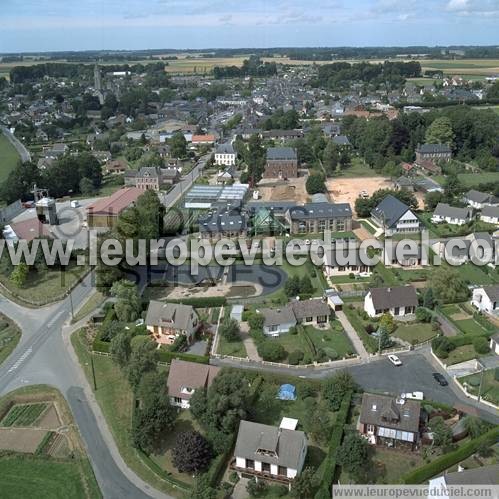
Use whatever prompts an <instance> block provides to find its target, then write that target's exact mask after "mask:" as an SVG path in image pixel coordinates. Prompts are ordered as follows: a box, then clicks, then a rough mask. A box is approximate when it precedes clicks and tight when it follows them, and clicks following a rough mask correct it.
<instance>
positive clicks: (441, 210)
mask: <svg viewBox="0 0 499 499" xmlns="http://www.w3.org/2000/svg"><path fill="white" fill-rule="evenodd" d="M472 218H473V210H472V209H471V208H458V207H455V206H450V205H448V204H447V203H438V204H437V206H436V208H435V210H434V211H433V215H432V216H431V221H432V222H433V223H442V222H446V223H448V224H449V225H464V224H466V223H468V222H470V221H471V220H472Z"/></svg>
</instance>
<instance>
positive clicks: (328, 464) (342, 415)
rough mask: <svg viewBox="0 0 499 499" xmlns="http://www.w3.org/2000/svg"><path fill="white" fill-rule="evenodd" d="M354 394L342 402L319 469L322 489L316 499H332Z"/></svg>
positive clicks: (318, 476) (347, 396)
mask: <svg viewBox="0 0 499 499" xmlns="http://www.w3.org/2000/svg"><path fill="white" fill-rule="evenodd" d="M352 395H353V394H352V392H348V393H347V394H346V395H345V396H344V397H343V400H342V401H341V405H340V409H339V411H338V413H337V415H336V423H335V424H334V427H333V432H332V434H331V439H330V440H329V451H328V455H327V456H326V458H325V459H324V461H323V462H322V463H321V465H320V466H319V468H318V469H317V472H316V476H317V478H319V480H320V483H321V485H320V488H319V490H318V491H317V493H316V494H315V499H322V498H323V497H330V492H329V491H330V490H331V487H332V485H333V480H334V474H335V471H336V449H337V448H338V447H339V446H340V445H341V441H342V440H343V433H344V429H345V424H346V422H347V419H348V413H349V411H350V404H351V402H352Z"/></svg>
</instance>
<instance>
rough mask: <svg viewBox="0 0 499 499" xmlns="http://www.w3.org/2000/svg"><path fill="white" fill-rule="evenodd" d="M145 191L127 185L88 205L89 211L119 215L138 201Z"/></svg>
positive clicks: (97, 213) (94, 213) (95, 213)
mask: <svg viewBox="0 0 499 499" xmlns="http://www.w3.org/2000/svg"><path fill="white" fill-rule="evenodd" d="M143 193H144V191H142V190H141V189H137V188H136V187H126V188H124V189H120V190H119V191H116V192H115V193H114V194H112V195H111V196H108V197H105V198H102V199H99V200H97V201H96V202H95V203H92V204H91V205H89V206H87V213H88V214H90V213H91V214H93V215H119V214H120V213H121V212H122V211H123V210H124V209H125V208H128V207H129V206H130V205H131V204H132V203H134V202H135V201H137V198H138V197H139V196H140V195H141V194H143Z"/></svg>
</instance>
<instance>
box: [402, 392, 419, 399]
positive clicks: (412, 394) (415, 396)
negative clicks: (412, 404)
mask: <svg viewBox="0 0 499 499" xmlns="http://www.w3.org/2000/svg"><path fill="white" fill-rule="evenodd" d="M400 397H401V398H403V399H412V400H423V398H424V396H423V392H409V393H402V394H401V395H400Z"/></svg>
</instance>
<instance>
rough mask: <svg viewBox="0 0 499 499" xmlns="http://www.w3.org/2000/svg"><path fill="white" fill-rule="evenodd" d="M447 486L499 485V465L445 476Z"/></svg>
mask: <svg viewBox="0 0 499 499" xmlns="http://www.w3.org/2000/svg"><path fill="white" fill-rule="evenodd" d="M445 483H446V484H447V485H499V464H491V465H489V466H482V467H480V468H472V469H470V470H464V471H456V472H454V473H447V474H446V475H445Z"/></svg>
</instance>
